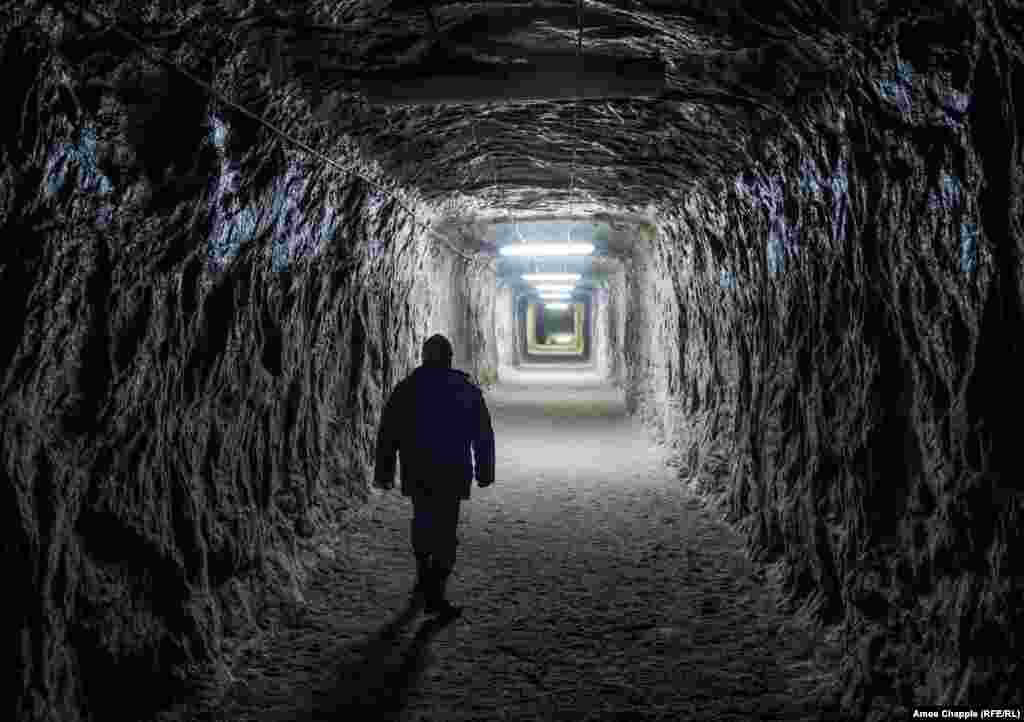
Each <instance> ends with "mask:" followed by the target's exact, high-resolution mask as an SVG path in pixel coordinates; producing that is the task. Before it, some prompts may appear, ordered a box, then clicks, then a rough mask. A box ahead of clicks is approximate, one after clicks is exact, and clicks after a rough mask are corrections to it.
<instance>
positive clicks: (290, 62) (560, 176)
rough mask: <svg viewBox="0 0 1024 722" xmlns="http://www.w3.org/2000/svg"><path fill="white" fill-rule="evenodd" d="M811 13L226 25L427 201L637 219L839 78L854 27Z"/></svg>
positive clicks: (377, 18) (418, 7)
mask: <svg viewBox="0 0 1024 722" xmlns="http://www.w3.org/2000/svg"><path fill="white" fill-rule="evenodd" d="M820 5H821V4H820V3H804V2H790V3H787V2H771V3H767V2H764V1H763V0H732V1H729V0H701V1H693V0H691V1H689V2H594V1H593V0H587V1H586V2H583V3H582V4H577V3H575V2H533V3H530V2H500V3H495V2H475V3H474V2H462V3H447V2H395V3H386V2H320V3H293V6H292V7H288V6H287V5H280V4H278V5H276V6H274V7H263V8H261V9H257V10H249V11H245V12H242V11H240V12H239V17H240V18H241V20H240V21H239V22H238V24H237V28H238V29H239V30H242V31H243V32H242V33H240V37H242V38H244V41H245V42H247V43H248V44H249V50H250V53H249V57H251V58H254V59H256V58H261V59H263V60H264V61H265V63H266V64H268V65H269V66H270V67H271V72H272V74H273V75H274V76H275V78H276V79H277V82H279V83H280V82H281V81H282V79H283V80H285V81H288V82H290V83H291V84H292V86H293V87H297V88H299V89H300V90H301V92H302V93H303V94H304V95H305V96H306V97H307V99H308V100H309V102H310V103H311V106H312V107H313V108H315V109H316V115H317V117H319V118H321V119H324V120H326V121H328V122H329V124H330V125H331V126H332V129H334V130H336V131H337V133H339V134H343V135H344V136H345V137H347V138H349V139H352V140H354V141H356V143H357V144H358V145H359V147H360V148H361V149H362V150H363V151H364V152H365V153H367V154H368V155H369V156H370V157H371V158H373V159H375V160H377V161H379V162H380V164H381V167H382V169H383V170H384V171H385V172H387V173H389V174H391V175H392V176H393V177H395V178H396V179H397V180H399V181H401V182H403V183H405V184H406V185H407V186H409V187H413V188H416V189H417V190H418V191H419V192H420V193H421V194H422V195H423V197H424V198H426V199H429V200H432V201H440V202H442V203H445V204H447V205H448V206H449V207H458V208H460V209H461V212H462V214H463V215H475V216H477V217H494V218H498V217H501V216H505V215H507V214H517V215H518V216H519V217H526V216H530V215H547V216H550V215H555V216H558V215H580V216H587V215H589V214H593V213H598V212H604V213H611V214H619V215H621V216H626V215H629V214H635V215H641V216H645V217H650V215H651V214H652V213H653V212H654V211H653V210H652V209H656V208H657V206H658V204H659V203H661V202H663V201H665V200H666V199H668V198H670V197H673V196H678V195H679V194H682V193H684V192H685V191H686V190H687V189H688V188H690V187H691V186H692V184H693V183H694V182H696V181H699V180H700V179H701V178H703V177H707V176H709V175H713V176H719V177H720V176H722V175H723V174H730V173H733V172H735V171H736V170H738V168H739V167H740V166H741V164H742V162H743V160H744V158H745V157H746V154H747V152H748V148H749V143H750V140H751V139H752V138H754V137H756V136H758V135H760V134H763V133H765V132H768V131H769V130H770V127H771V125H772V124H774V123H778V122H780V121H782V120H783V119H784V118H785V116H786V115H787V114H788V113H789V112H791V111H792V110H793V108H794V106H795V104H796V101H797V100H798V99H800V98H801V97H803V96H806V94H807V93H808V92H811V91H813V90H814V89H816V88H819V87H821V85H822V83H823V82H824V80H825V78H826V77H827V76H828V75H829V74H830V73H832V72H833V71H835V70H836V69H837V68H841V66H842V59H843V57H844V52H847V50H848V49H849V47H850V45H851V43H850V42H849V38H851V37H853V36H854V35H855V34H856V33H858V32H859V31H860V30H862V29H863V28H864V27H866V24H867V22H868V21H867V20H866V19H865V18H866V17H867V15H868V14H869V11H868V10H867V9H866V8H865V7H864V5H865V3H864V2H844V3H839V4H836V3H832V4H831V5H833V6H836V5H839V6H842V8H844V9H842V10H832V11H827V10H825V9H823V8H822V7H819V6H820ZM581 28H582V35H581V33H580V30H581ZM260 92H262V91H260ZM240 100H242V101H244V100H245V98H244V97H242V98H240ZM573 190H574V191H575V192H573ZM453 204H454V205H453Z"/></svg>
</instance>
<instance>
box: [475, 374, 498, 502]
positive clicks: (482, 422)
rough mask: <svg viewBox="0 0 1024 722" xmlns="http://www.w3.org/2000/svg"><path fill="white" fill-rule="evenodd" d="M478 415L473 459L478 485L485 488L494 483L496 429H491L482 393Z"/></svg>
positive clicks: (489, 417) (489, 416)
mask: <svg viewBox="0 0 1024 722" xmlns="http://www.w3.org/2000/svg"><path fill="white" fill-rule="evenodd" d="M478 415H479V418H478V419H477V424H476V435H475V436H474V437H473V459H474V461H475V463H476V480H477V483H478V484H479V485H480V486H481V487H484V486H490V485H491V484H493V483H494V429H492V428H491V415H490V413H488V411H487V404H486V403H485V402H484V396H483V394H482V393H481V394H480V408H479V412H478Z"/></svg>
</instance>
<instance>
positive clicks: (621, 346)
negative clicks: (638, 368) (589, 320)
mask: <svg viewBox="0 0 1024 722" xmlns="http://www.w3.org/2000/svg"><path fill="white" fill-rule="evenodd" d="M626 293H627V290H626V273H625V270H624V269H623V268H620V269H618V270H616V271H615V272H614V273H612V274H610V275H609V277H608V279H607V281H605V286H604V287H603V288H602V289H601V290H600V291H599V292H598V293H596V294H595V298H596V299H597V300H596V302H595V308H598V309H599V312H600V314H601V316H602V320H600V321H598V322H595V328H596V329H597V331H598V332H599V333H600V334H601V335H602V339H601V343H602V345H603V348H602V350H601V354H602V355H603V360H602V361H601V362H600V364H601V374H602V375H603V376H604V377H605V378H607V379H608V381H609V382H611V383H612V384H613V385H614V386H616V387H617V388H623V387H624V386H625V379H626V362H625V345H626V318H627V311H626Z"/></svg>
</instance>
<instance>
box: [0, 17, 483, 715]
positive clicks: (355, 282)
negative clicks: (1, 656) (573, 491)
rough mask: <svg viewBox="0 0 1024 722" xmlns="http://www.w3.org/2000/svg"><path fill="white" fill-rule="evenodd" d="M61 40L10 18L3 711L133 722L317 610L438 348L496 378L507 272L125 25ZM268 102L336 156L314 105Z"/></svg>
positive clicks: (2, 187) (0, 213) (3, 270)
mask: <svg viewBox="0 0 1024 722" xmlns="http://www.w3.org/2000/svg"><path fill="white" fill-rule="evenodd" d="M51 27H52V29H53V32H54V33H57V32H59V30H60V26H59V25H58V24H54V25H52V26H51ZM47 41H48V38H47V37H46V36H45V34H43V33H41V31H40V29H39V27H38V26H36V25H33V24H31V23H29V24H25V25H23V26H21V27H15V28H10V27H8V28H5V29H4V32H2V33H0V43H2V45H0V74H2V75H3V76H4V77H5V78H7V85H6V88H5V101H4V103H3V104H2V108H0V114H2V116H3V123H4V126H3V127H5V128H6V129H7V132H6V133H4V135H3V137H2V139H0V148H2V154H3V155H2V162H0V237H2V238H3V239H4V243H3V245H2V250H0V254H2V260H0V298H2V302H0V303H2V307H3V309H4V316H5V323H4V333H3V334H2V335H0V369H3V381H2V387H0V388H2V394H3V396H2V405H0V444H2V448H3V460H2V465H0V475H2V477H3V478H2V481H0V493H2V494H3V499H2V500H0V509H2V512H0V513H2V514H3V523H2V524H0V529H2V532H0V533H2V534H3V538H4V545H3V548H4V559H5V565H4V566H5V569H6V570H7V573H8V574H9V575H10V578H11V580H12V583H11V584H10V585H9V586H8V590H7V592H6V595H5V602H6V613H5V614H4V616H3V628H4V630H5V638H6V640H7V643H8V645H9V648H11V649H13V651H14V656H15V659H16V662H17V663H16V664H15V665H14V666H13V667H10V668H9V669H11V671H10V672H8V674H9V675H11V674H13V676H14V684H13V685H6V688H7V689H9V690H13V692H14V694H13V695H12V696H10V697H9V698H8V699H9V700H10V701H9V702H8V703H7V705H8V707H7V716H8V717H9V718H10V719H19V720H22V719H24V720H61V721H62V722H74V721H75V720H80V719H90V718H91V719H95V720H102V719H139V718H142V717H143V716H144V714H145V713H146V711H147V709H146V708H140V709H132V708H126V706H125V705H130V704H131V703H132V702H139V703H142V702H146V703H149V704H150V705H151V706H152V707H153V708H155V707H158V706H160V705H162V704H163V703H164V702H165V699H164V698H161V697H160V696H159V695H157V694H155V693H154V694H147V695H125V694H124V690H125V689H132V688H133V687H134V688H136V689H146V690H151V691H155V690H167V691H168V694H171V693H173V692H174V690H175V686H174V685H173V683H174V682H175V681H184V680H185V679H186V678H187V677H188V676H190V675H193V674H195V673H196V672H197V671H198V670H200V669H203V668H208V667H210V666H211V665H213V666H216V665H225V664H227V663H229V662H230V660H231V658H232V655H233V654H234V653H236V652H237V651H238V649H237V641H238V640H240V639H246V638H248V639H252V638H253V636H254V635H258V634H259V633H261V632H262V631H266V630H270V629H272V628H273V626H274V624H275V623H276V621H277V620H278V619H280V618H281V615H282V614H286V613H288V611H289V610H290V609H294V608H295V605H296V604H298V603H300V602H301V601H302V595H303V592H302V589H303V582H304V579H305V576H306V573H307V571H308V570H309V568H310V565H311V564H312V563H313V562H314V561H315V558H316V555H317V553H318V543H317V539H319V538H321V537H322V535H323V533H324V532H325V531H326V530H327V529H329V528H330V526H331V525H332V524H333V523H334V519H335V517H336V515H337V513H338V512H340V511H342V510H344V509H345V508H346V507H349V506H352V505H356V504H359V503H360V502H361V501H362V500H363V499H364V498H365V496H366V493H367V491H366V490H367V486H368V481H369V477H370V474H371V471H372V453H373V443H374V440H375V433H376V427H377V423H378V420H379V414H380V410H381V408H382V406H383V400H384V398H385V395H386V394H387V393H388V392H389V391H390V390H391V389H392V388H393V387H394V385H395V384H396V383H397V382H398V381H399V380H400V379H401V378H402V377H403V376H404V375H405V374H407V373H408V372H410V371H411V370H412V369H413V368H414V367H415V366H416V365H418V364H419V354H420V346H421V344H422V342H423V341H424V340H425V339H426V338H427V336H429V335H430V334H432V333H437V332H440V333H446V334H448V335H449V337H450V338H451V340H452V342H453V344H454V345H455V348H456V351H457V354H458V356H457V365H460V366H461V367H463V368H464V369H465V370H467V371H468V372H471V373H476V372H477V371H478V370H479V369H480V368H481V367H484V366H494V365H495V363H496V353H497V351H496V348H495V346H494V331H493V329H494V324H493V321H492V318H491V316H492V314H493V299H494V291H493V289H494V288H495V279H494V275H493V271H492V270H491V268H490V266H488V265H486V264H478V263H472V262H470V261H468V260H467V259H466V258H465V257H463V256H462V255H460V254H458V253H455V252H452V251H449V250H447V249H446V247H445V246H444V245H443V244H439V243H438V242H436V240H434V239H432V238H430V237H429V236H428V235H427V231H426V230H425V229H426V227H427V225H429V224H430V223H432V222H433V221H435V220H436V213H435V212H434V211H433V210H432V209H431V208H429V207H427V206H425V205H424V204H422V203H420V202H419V201H417V199H416V197H415V196H414V195H411V194H408V193H405V192H403V190H402V189H401V188H397V187H385V188H383V189H382V188H380V187H376V186H374V185H371V184H369V183H367V182H365V181H362V180H360V179H359V178H358V177H356V176H355V175H352V174H350V173H345V172H342V171H340V170H337V169H335V168H333V167H329V166H326V165H325V164H323V163H321V162H319V161H317V160H316V159H315V158H312V157H310V156H309V155H308V154H304V153H303V152H302V151H299V150H297V149H296V148H295V147H294V146H293V145H292V144H290V143H288V142H287V141H284V140H282V139H281V138H280V137H278V136H276V135H274V134H273V133H270V132H268V131H266V130H265V129H264V128H262V127H261V126H259V125H258V124H256V123H254V122H253V121H251V120H249V119H248V118H246V117H245V116H242V115H240V114H238V113H235V112H233V111H231V110H230V108H225V107H222V106H219V105H217V104H216V103H213V102H211V100H210V98H209V97H208V96H206V95H204V94H203V93H202V92H201V91H197V89H196V87H195V86H194V85H193V84H191V83H190V82H188V81H185V80H181V79H180V77H179V76H177V75H172V74H169V73H167V72H166V71H164V70H163V69H162V68H160V67H158V66H156V65H149V64H147V63H146V62H145V61H143V60H140V59H139V56H138V55H137V54H133V53H130V52H129V50H130V48H128V47H120V46H118V44H117V42H116V41H112V40H111V39H110V38H109V37H107V38H104V39H103V40H102V50H103V53H102V54H100V53H99V52H98V51H99V49H100V45H98V43H100V42H101V41H100V40H97V39H91V40H90V39H89V38H87V37H85V38H82V39H80V40H78V41H74V42H72V41H69V42H66V43H64V44H63V45H62V46H61V47H62V53H61V54H58V53H56V52H55V51H53V50H52V49H51V48H50V45H49V43H48V42H47ZM207 61H208V59H203V58H191V59H186V63H187V67H191V69H192V70H193V71H195V72H197V73H200V74H202V71H203V70H204V69H205V70H209V68H204V67H203V64H204V63H205V62H207ZM189 62H190V66H189V65H188V63H189ZM143 86H145V88H146V89H147V92H146V93H139V92H138V90H139V88H141V87H143ZM154 89H155V90H154ZM139 98H145V100H139ZM258 110H259V111H261V112H264V113H266V114H267V116H268V117H269V118H271V119H273V120H274V121H275V122H278V123H280V124H282V125H284V126H285V127H286V129H287V130H288V131H289V132H291V133H293V134H294V135H295V136H296V137H297V138H298V139H299V140H301V141H302V142H305V143H308V144H310V145H312V146H314V147H317V148H322V149H324V150H327V149H328V148H327V146H326V139H325V136H324V135H323V134H321V133H320V132H319V131H318V127H319V126H318V125H317V123H316V122H315V120H314V119H313V118H311V117H310V116H309V111H308V108H306V107H304V106H302V105H301V104H295V103H290V102H289V101H288V100H287V99H286V97H285V96H280V97H278V98H277V99H273V98H271V99H268V100H267V102H266V103H265V105H264V106H263V107H261V108H258ZM155 139H158V140H159V142H155ZM353 160H354V161H355V162H356V163H357V170H359V171H362V172H364V173H366V174H371V175H372V173H373V171H374V168H373V167H372V166H371V165H370V164H369V163H366V162H359V160H358V156H357V155H356V154H355V153H354V151H353V153H352V154H351V155H350V162H351V161H353ZM384 190H387V191H388V192H389V193H390V194H393V195H397V196H398V197H399V198H402V199H403V202H404V204H405V205H407V206H408V207H409V208H411V209H412V210H413V211H415V212H416V216H417V222H418V225H413V220H412V216H411V215H410V214H408V213H406V212H404V211H402V210H401V209H399V208H398V206H397V205H396V202H395V201H394V199H393V198H392V197H391V196H389V195H387V194H385V193H384V192H383V191H384ZM12 713H13V714H12Z"/></svg>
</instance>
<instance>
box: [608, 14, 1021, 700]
mask: <svg viewBox="0 0 1024 722" xmlns="http://www.w3.org/2000/svg"><path fill="white" fill-rule="evenodd" d="M999 18H1000V15H999V14H997V13H994V12H993V13H988V12H985V13H982V12H978V13H977V15H976V16H972V15H970V14H968V12H967V11H966V10H965V11H964V12H962V13H960V17H959V20H957V22H956V23H955V25H956V27H955V28H954V27H953V25H951V24H950V23H949V20H948V19H946V20H945V21H944V23H945V24H932V25H930V24H929V23H928V22H927V21H922V22H918V23H915V24H913V25H910V24H907V25H905V26H902V27H897V28H896V29H894V30H891V32H892V33H893V34H892V36H891V37H890V36H887V37H884V38H877V39H875V43H874V44H875V47H878V48H883V49H884V50H882V51H879V52H878V53H877V54H875V55H873V56H870V57H869V59H868V60H866V61H865V62H864V64H862V65H861V66H858V67H852V68H850V69H849V75H848V79H847V80H846V82H845V83H843V84H842V85H841V86H840V87H837V88H836V89H835V90H834V91H833V92H831V93H828V94H826V95H825V96H824V97H823V98H822V99H820V100H819V101H816V102H815V103H813V104H810V105H808V107H807V108H806V109H805V110H806V112H805V113H804V114H803V116H802V117H801V119H800V121H799V122H798V123H794V124H788V123H786V124H780V125H779V127H777V128H770V129H768V128H766V129H765V134H764V137H765V138H766V140H765V141H764V142H763V143H762V144H760V145H759V147H758V149H757V157H758V159H759V160H758V161H757V162H756V163H755V164H752V165H751V166H750V167H749V168H748V169H747V170H746V171H745V172H743V173H740V174H739V175H738V176H736V177H732V178H723V179H717V180H716V181H714V182H708V183H706V184H704V185H703V186H702V187H701V188H699V189H698V190H696V191H695V192H693V193H692V194H690V195H689V196H688V197H687V198H686V199H685V200H684V201H681V202H679V203H678V204H676V205H675V206H674V207H672V208H671V209H668V210H667V211H666V212H665V213H664V214H663V217H662V218H661V219H660V222H659V223H658V226H657V230H656V238H655V239H654V241H653V243H652V244H651V246H650V250H649V252H644V253H640V254H638V256H637V258H636V259H635V261H634V262H633V264H632V265H631V266H630V268H629V272H628V273H627V275H626V278H627V280H628V285H629V292H628V301H629V306H628V316H627V324H626V333H627V339H626V344H625V354H626V360H627V370H628V373H627V377H628V393H629V400H630V404H631V407H632V408H634V409H636V410H637V412H638V413H639V414H640V415H641V416H642V418H644V419H645V420H646V422H647V423H648V424H650V425H651V427H652V428H653V429H654V430H655V431H656V432H657V433H658V434H659V435H660V436H661V437H662V438H664V439H666V440H668V441H669V442H670V443H671V444H672V445H673V446H675V447H676V449H677V452H678V455H679V457H680V460H681V462H682V466H681V478H682V479H684V480H686V481H687V482H688V483H690V484H691V485H692V486H693V488H695V489H696V490H698V491H699V492H700V493H701V494H703V495H704V496H706V497H707V498H708V499H709V500H711V501H713V502H714V503H716V504H718V505H719V506H720V507H721V508H722V509H723V510H724V511H725V512H726V514H727V516H728V518H729V519H730V520H731V521H733V522H735V523H737V524H738V526H739V527H740V528H741V529H743V530H744V531H745V532H746V533H747V535H748V537H749V541H750V545H751V548H752V549H753V550H754V552H755V553H756V554H757V555H758V557H759V558H760V559H762V560H763V561H767V562H772V563H773V564H774V565H776V567H777V568H778V569H779V570H780V571H781V573H782V576H783V578H784V580H785V582H786V584H787V588H788V590H789V592H790V594H791V599H792V601H793V603H794V606H797V605H800V606H803V608H804V611H810V612H812V613H813V614H814V615H815V616H816V617H817V618H818V619H819V620H823V621H826V622H831V623H837V624H838V625H839V627H838V628H839V629H841V630H842V633H843V637H844V639H845V644H846V649H847V650H848V654H847V656H846V657H845V661H844V666H843V670H842V673H843V678H844V689H845V698H844V702H845V704H846V706H847V707H848V708H849V709H850V710H851V712H853V713H854V714H856V715H858V716H859V717H862V718H864V719H871V720H884V719H894V718H895V717H892V714H893V713H894V711H895V710H897V709H899V708H900V705H901V704H902V705H904V708H905V706H906V705H912V704H913V703H914V702H915V701H916V702H917V703H922V702H925V701H930V702H931V703H935V704H938V703H947V704H952V703H959V702H964V701H966V700H971V701H972V702H973V703H974V704H984V701H985V700H991V701H992V702H993V703H1000V704H1003V703H1005V704H1010V703H1011V702H1012V703H1015V704H1017V705H1020V704H1021V702H1022V701H1024V698H1022V694H1024V692H1022V690H1024V672H1022V670H1024V665H1022V663H1021V656H1022V655H1021V649H1022V646H1021V633H1022V632H1021V630H1024V594H1022V586H1024V585H1022V578H1021V575H1020V572H1019V571H1015V566H1016V565H1015V564H1014V562H1013V560H1014V559H1015V558H1017V559H1018V561H1019V557H1020V553H1021V550H1022V540H1024V493H1022V490H1024V485H1022V478H1024V477H1022V476H1021V474H1020V470H1021V453H1022V450H1024V445H1022V444H1021V439H1020V433H1019V431H1018V428H1019V426H1018V424H1017V423H1016V421H1015V414H1016V412H1017V411H1018V410H1019V409H1020V408H1021V407H1022V401H1024V398H1022V396H1024V394H1022V374H1021V370H1022V369H1024V355H1022V343H1024V323H1022V310H1024V305H1022V289H1024V266H1022V263H1021V258H1022V250H1024V233H1022V203H1021V201H1022V190H1024V175H1022V168H1024V164H1022V162H1021V160H1022V158H1021V148H1022V143H1021V125H1020V117H1021V116H1020V110H1019V105H1018V104H1015V103H1019V101H1020V99H1021V91H1022V86H1021V79H1022V78H1024V73H1022V69H1021V65H1020V45H1019V42H1018V41H1019V37H1020V35H1019V30H1020V25H1019V24H1018V25H1017V26H1015V27H1016V30H1017V32H1016V33H1013V29H1012V27H1011V25H1009V24H1006V25H1003V24H1000V20H999ZM1018 20H1019V18H1018ZM964 28H967V29H968V32H967V33H966V37H973V38H974V41H973V42H971V43H967V44H964V45H962V46H957V45H956V44H955V43H954V42H953V40H954V38H953V35H955V36H956V38H960V37H963V36H964ZM1011 35H1012V39H1011Z"/></svg>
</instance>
